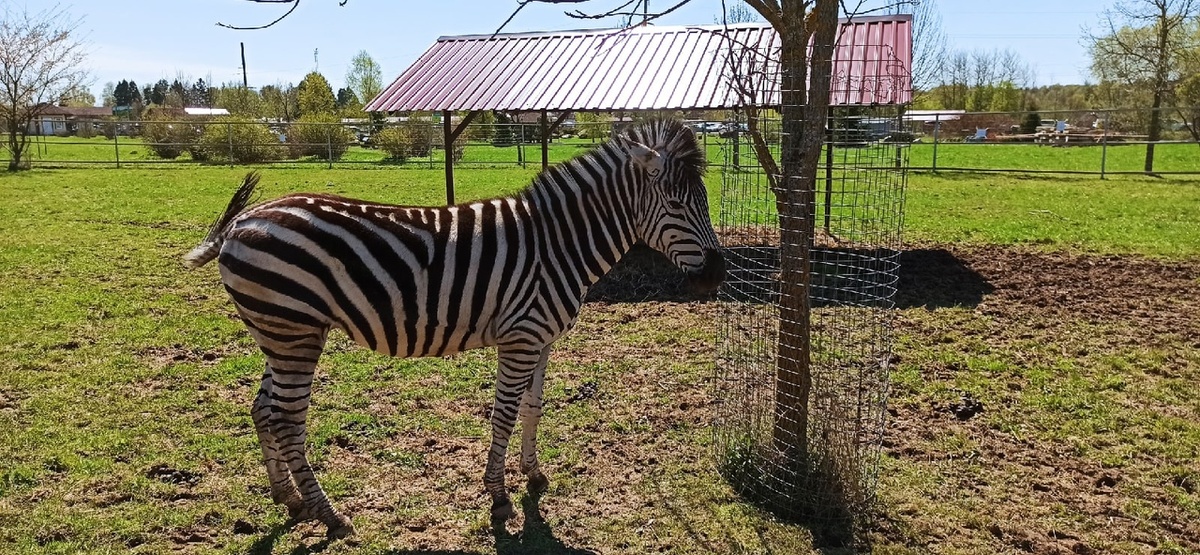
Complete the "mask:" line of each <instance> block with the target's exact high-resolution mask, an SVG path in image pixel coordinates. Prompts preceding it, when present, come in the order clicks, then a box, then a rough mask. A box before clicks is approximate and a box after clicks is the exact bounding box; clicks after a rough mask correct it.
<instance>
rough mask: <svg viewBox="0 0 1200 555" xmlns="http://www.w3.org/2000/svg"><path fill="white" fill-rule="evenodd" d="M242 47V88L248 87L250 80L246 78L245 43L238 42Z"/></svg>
mask: <svg viewBox="0 0 1200 555" xmlns="http://www.w3.org/2000/svg"><path fill="white" fill-rule="evenodd" d="M238 44H239V45H241V47H242V88H243V89H249V88H250V81H249V80H248V79H247V78H246V43H244V42H239V43H238Z"/></svg>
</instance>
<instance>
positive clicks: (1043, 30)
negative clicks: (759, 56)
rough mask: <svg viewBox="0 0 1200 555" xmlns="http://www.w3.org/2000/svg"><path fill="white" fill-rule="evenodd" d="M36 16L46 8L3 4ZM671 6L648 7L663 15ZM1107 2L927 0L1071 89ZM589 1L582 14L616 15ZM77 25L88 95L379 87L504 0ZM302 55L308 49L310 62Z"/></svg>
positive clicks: (96, 20) (534, 12) (162, 13)
mask: <svg viewBox="0 0 1200 555" xmlns="http://www.w3.org/2000/svg"><path fill="white" fill-rule="evenodd" d="M9 1H10V2H12V3H15V4H17V5H20V4H21V3H22V2H24V3H25V5H26V6H27V7H28V8H29V9H31V10H37V9H41V7H42V6H45V5H47V4H50V2H51V1H53V0H44V1H43V0H9ZM674 3H675V2H674V0H656V1H655V2H652V3H651V6H652V7H655V6H656V5H658V4H661V6H662V7H667V6H668V5H670V4H674ZM1110 3H1111V2H1110V0H992V1H984V0H937V5H938V8H939V11H940V12H941V14H942V20H943V28H944V30H945V31H946V33H947V35H948V36H949V40H950V43H951V45H952V46H953V47H955V48H959V49H965V50H972V49H975V48H982V49H992V48H1011V49H1013V50H1015V51H1016V52H1017V53H1018V54H1020V55H1021V56H1022V57H1023V58H1024V60H1025V61H1026V62H1028V63H1030V64H1031V65H1032V66H1033V67H1034V69H1035V71H1036V74H1037V84H1051V83H1082V82H1084V81H1085V80H1087V79H1088V72H1087V66H1088V63H1089V60H1088V58H1087V52H1086V50H1085V48H1084V47H1083V46H1081V42H1080V36H1081V29H1082V28H1083V27H1084V26H1085V25H1092V26H1095V25H1096V23H1097V22H1098V21H1099V17H1100V12H1101V11H1102V10H1103V9H1104V8H1105V7H1106V6H1108V5H1109V4H1110ZM616 4H617V2H616V1H615V0H595V1H594V2H593V5H594V6H597V7H598V6H611V5H616ZM61 6H62V7H64V8H65V9H66V10H67V11H69V12H70V13H71V14H72V15H74V16H76V17H80V18H81V19H82V22H81V26H80V31H81V32H82V33H83V34H84V35H85V39H86V41H87V43H88V44H89V50H90V52H91V54H90V57H89V65H90V67H91V70H92V75H93V77H94V82H93V85H92V91H93V93H94V94H96V96H97V97H99V95H100V91H101V89H102V88H103V86H104V83H105V82H107V81H113V82H116V81H119V80H121V79H133V80H135V81H137V83H138V84H139V86H145V85H146V84H148V83H152V82H154V81H157V80H158V79H160V78H166V79H167V80H172V79H174V78H175V77H176V76H177V75H182V76H185V77H190V78H191V80H193V81H194V80H195V79H196V78H198V77H201V78H204V79H206V80H208V79H209V78H210V77H211V80H212V81H213V82H215V83H217V84H220V83H223V82H228V81H239V82H240V81H241V69H240V67H241V61H240V59H239V50H238V43H239V42H244V43H245V44H246V62H247V63H246V66H247V68H248V73H249V81H250V85H251V86H255V87H257V86H262V85H266V84H272V83H275V82H277V81H282V82H288V81H290V82H293V83H298V82H299V81H300V79H301V78H303V76H304V74H305V73H307V72H309V71H311V70H312V69H313V68H314V67H317V68H319V70H320V71H321V73H322V74H324V75H325V76H326V77H327V78H328V79H329V81H330V83H331V84H332V85H333V86H334V88H338V87H340V86H342V84H343V82H344V77H345V74H346V69H347V67H348V65H349V62H350V59H351V57H352V56H353V55H354V54H355V53H356V52H358V51H359V50H366V51H367V52H368V53H370V54H371V56H372V57H373V58H375V60H376V61H377V62H379V64H380V65H381V66H382V67H383V73H384V82H385V84H386V83H387V82H390V81H391V80H392V79H394V78H395V77H396V76H397V75H399V73H400V72H401V71H403V69H404V68H405V67H407V66H408V64H410V63H411V62H413V61H414V60H415V59H416V58H417V57H418V56H420V54H421V53H422V52H424V50H425V49H426V48H427V47H428V46H429V45H430V44H432V43H433V41H434V40H436V39H437V37H439V36H441V35H456V34H474V33H489V32H492V31H494V30H495V29H496V27H497V26H498V25H499V24H500V23H501V22H503V21H504V19H505V18H507V17H508V15H509V14H510V13H511V12H512V10H513V8H514V7H515V6H516V0H349V1H348V2H347V4H346V5H345V6H341V7H339V6H338V5H337V0H304V1H303V2H301V4H300V6H299V8H298V9H297V10H296V11H295V12H294V13H293V14H292V15H291V16H289V17H288V18H287V19H285V20H283V21H282V22H280V23H279V24H277V25H275V26H274V27H271V28H269V29H264V30H259V31H234V30H230V29H224V28H221V27H218V26H217V25H216V23H217V22H218V21H220V22H224V23H230V24H235V25H254V24H263V23H266V22H269V21H271V20H272V19H275V18H276V17H278V16H279V15H282V13H283V12H284V11H285V10H286V6H281V5H271V4H256V3H252V2H248V1H246V0H169V1H164V2H150V3H144V2H142V3H135V2H128V1H127V0H123V1H118V0H66V1H65V2H64V3H63V4H61ZM720 6H721V2H720V0H692V2H691V3H690V4H688V5H687V6H685V7H684V8H682V9H680V10H678V11H677V12H675V13H673V14H671V15H670V16H668V17H666V18H664V19H662V20H661V21H660V23H661V24H665V25H685V24H709V23H712V22H713V21H714V18H715V17H717V14H718V13H719V12H720V9H721V8H720ZM618 23H619V22H618V21H617V20H609V21H605V22H597V21H580V20H576V19H571V18H568V17H567V16H565V15H563V9H562V8H556V7H554V6H548V5H531V6H529V7H527V8H526V9H525V10H524V11H522V12H521V13H520V14H519V15H518V16H517V18H516V19H515V20H514V21H513V22H512V23H510V24H509V26H508V27H507V28H506V30H509V31H532V30H546V29H579V28H590V27H611V26H615V25H617V24H618ZM314 50H316V51H317V57H316V61H315V62H314Z"/></svg>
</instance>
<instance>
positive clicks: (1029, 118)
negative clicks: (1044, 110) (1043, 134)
mask: <svg viewBox="0 0 1200 555" xmlns="http://www.w3.org/2000/svg"><path fill="white" fill-rule="evenodd" d="M1029 109H1030V110H1031V111H1030V112H1029V113H1027V114H1025V119H1023V120H1021V132H1022V133H1025V134H1026V135H1032V134H1034V133H1036V132H1037V128H1038V126H1039V125H1041V124H1042V116H1041V115H1039V114H1038V113H1037V107H1035V106H1032V105H1031V106H1029Z"/></svg>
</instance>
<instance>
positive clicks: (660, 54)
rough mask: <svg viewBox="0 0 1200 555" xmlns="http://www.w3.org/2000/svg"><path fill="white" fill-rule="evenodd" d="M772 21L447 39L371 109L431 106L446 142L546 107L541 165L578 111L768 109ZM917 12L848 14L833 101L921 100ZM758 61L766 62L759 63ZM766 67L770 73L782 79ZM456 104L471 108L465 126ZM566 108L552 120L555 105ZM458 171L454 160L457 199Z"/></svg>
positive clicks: (774, 99)
mask: <svg viewBox="0 0 1200 555" xmlns="http://www.w3.org/2000/svg"><path fill="white" fill-rule="evenodd" d="M779 47H780V44H779V37H778V35H777V34H776V32H775V30H774V29H772V28H771V27H770V26H769V25H766V24H762V23H749V24H737V25H729V26H723V25H697V26H670V27H668V26H661V27H660V26H654V25H647V26H640V27H634V28H630V29H591V30H577V31H545V32H533V33H504V34H495V35H463V36H446V37H441V38H439V39H438V40H437V42H435V43H434V44H433V45H432V46H430V47H429V49H428V50H426V51H425V53H424V54H422V55H421V57H420V58H418V59H417V61H415V62H414V63H413V64H412V65H411V66H409V67H408V69H406V70H404V72H403V73H401V74H400V76H399V77H397V78H396V79H395V81H393V82H392V83H391V84H390V85H388V87H387V88H386V89H384V90H383V92H382V93H380V94H379V95H378V96H377V97H375V98H374V99H372V100H371V101H370V102H369V103H368V104H367V106H366V110H367V111H368V112H384V113H395V112H433V113H438V114H441V115H442V116H443V117H442V118H441V119H442V124H443V133H444V135H445V137H444V138H445V141H446V142H445V143H444V144H447V145H449V144H453V141H454V139H456V138H457V137H458V136H459V134H461V133H462V131H463V130H464V129H465V128H466V126H467V125H469V124H470V123H471V121H473V120H474V119H475V117H476V116H477V115H478V114H479V113H481V112H483V111H501V112H537V113H540V114H541V115H542V116H543V117H542V120H541V121H542V122H543V124H542V129H541V142H542V164H543V166H545V165H546V164H547V162H548V160H547V154H546V148H547V143H548V140H549V137H550V134H551V133H553V132H554V129H555V128H556V127H557V126H558V125H559V124H560V123H561V122H562V121H563V120H564V119H565V118H566V116H567V115H568V114H570V113H571V112H617V111H621V112H631V111H642V110H724V109H739V108H743V107H747V106H753V107H760V108H770V107H772V106H775V105H777V104H778V102H779V100H778V99H779V94H778V84H777V83H774V82H759V83H756V85H755V88H756V89H757V90H758V91H759V92H760V94H757V95H755V97H754V98H751V97H749V96H747V94H746V91H745V90H744V89H745V87H744V82H745V79H746V73H747V71H748V70H749V68H750V66H754V67H757V68H760V69H759V70H755V71H761V68H762V67H768V66H769V64H771V63H773V62H772V60H778V58H779ZM911 52H912V17H911V16H908V15H894V16H872V17H855V18H853V19H848V20H843V21H842V28H841V32H840V34H839V39H838V46H837V48H836V49H835V53H834V72H833V75H834V79H835V81H836V82H835V84H834V86H833V87H832V91H833V92H832V96H831V99H830V100H831V102H832V103H833V104H834V105H839V106H848V105H866V106H870V105H880V104H887V105H893V104H894V105H903V104H907V103H908V102H909V101H910V99H911V94H912V93H911V89H912V87H911V74H910V72H909V66H910V61H911V57H912V55H911ZM755 60H758V61H760V62H761V64H759V63H758V62H754V61H755ZM773 73H774V72H771V71H769V70H768V71H766V72H764V73H763V74H764V75H773ZM453 112H467V115H466V117H464V118H462V120H461V121H460V122H459V123H458V124H457V126H456V125H454V124H453V123H452V121H451V117H450V115H451V114H452V113H453ZM550 112H556V113H557V114H558V117H557V119H555V120H553V121H551V120H550V119H549V117H548V116H549V113H550ZM453 182H454V174H453V165H452V162H451V161H450V157H447V161H446V191H447V202H451V203H452V202H453V201H454V193H453V191H454V188H453Z"/></svg>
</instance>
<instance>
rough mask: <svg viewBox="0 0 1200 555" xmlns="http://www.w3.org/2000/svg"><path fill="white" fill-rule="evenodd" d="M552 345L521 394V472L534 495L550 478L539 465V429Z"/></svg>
mask: <svg viewBox="0 0 1200 555" xmlns="http://www.w3.org/2000/svg"><path fill="white" fill-rule="evenodd" d="M549 355H550V347H549V346H546V347H545V348H543V349H542V356H541V359H540V360H538V364H537V367H536V368H535V369H534V371H533V377H532V379H530V380H529V387H527V388H526V389H525V393H524V394H523V395H522V396H521V411H520V418H521V473H522V474H525V478H526V480H527V481H526V486H525V489H526V491H527V492H529V493H530V494H533V495H538V494H541V493H545V491H546V490H547V489H549V488H550V480H549V479H548V478H546V475H545V474H544V473H543V472H542V469H541V468H540V467H539V466H538V454H537V429H538V423H539V422H541V420H542V385H543V383H544V381H545V378H546V359H547V358H548V357H549Z"/></svg>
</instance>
